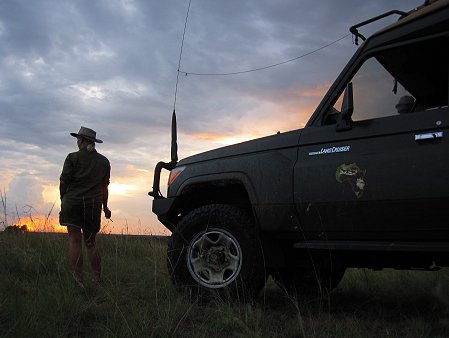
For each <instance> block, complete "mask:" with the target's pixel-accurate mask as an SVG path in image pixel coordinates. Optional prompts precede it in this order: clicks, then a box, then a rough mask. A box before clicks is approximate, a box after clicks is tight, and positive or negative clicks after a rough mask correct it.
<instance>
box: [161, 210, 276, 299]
mask: <svg viewBox="0 0 449 338" xmlns="http://www.w3.org/2000/svg"><path fill="white" fill-rule="evenodd" d="M167 265H168V271H169V273H170V276H171V279H172V281H173V283H174V284H175V285H176V286H178V287H180V288H181V289H183V290H185V291H187V292H188V293H189V294H190V295H193V296H199V297H201V298H210V297H215V296H218V297H219V298H224V299H241V300H245V299H248V298H252V297H254V296H255V295H257V294H258V293H259V292H260V290H261V289H262V288H263V287H264V285H265V282H266V279H267V276H266V274H265V269H264V265H263V255H262V249H261V243H260V241H259V238H258V235H257V231H256V229H255V226H254V224H253V222H252V219H251V218H250V217H249V216H248V215H247V214H246V213H245V212H244V211H243V210H240V209H238V208H236V207H234V206H231V205H224V204H212V205H206V206H203V207H200V208H198V209H195V210H193V211H192V212H190V213H189V214H188V215H186V216H185V217H184V218H183V219H182V220H181V221H180V222H179V224H178V226H177V227H176V228H175V229H174V231H173V234H172V236H171V238H170V241H169V244H168V250H167Z"/></svg>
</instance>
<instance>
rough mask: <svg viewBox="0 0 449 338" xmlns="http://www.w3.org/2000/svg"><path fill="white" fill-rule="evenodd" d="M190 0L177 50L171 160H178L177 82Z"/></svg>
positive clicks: (190, 0) (173, 161) (174, 161)
mask: <svg viewBox="0 0 449 338" xmlns="http://www.w3.org/2000/svg"><path fill="white" fill-rule="evenodd" d="M191 3H192V0H189V6H188V7H187V13H186V20H185V22H184V31H183V33H182V40H181V48H180V50H179V60H178V71H177V74H176V86H175V98H174V102H173V114H172V117H171V162H172V163H176V162H178V132H177V124H176V100H177V97H178V84H179V74H180V69H181V60H182V50H183V48H184V39H185V36H186V29H187V22H188V20H189V13H190V5H191Z"/></svg>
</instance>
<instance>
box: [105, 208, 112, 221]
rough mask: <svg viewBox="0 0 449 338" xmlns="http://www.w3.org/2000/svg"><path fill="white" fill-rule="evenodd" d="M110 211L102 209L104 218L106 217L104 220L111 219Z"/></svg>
mask: <svg viewBox="0 0 449 338" xmlns="http://www.w3.org/2000/svg"><path fill="white" fill-rule="evenodd" d="M111 215H112V213H111V210H109V208H108V207H106V208H104V217H106V219H110V218H111Z"/></svg>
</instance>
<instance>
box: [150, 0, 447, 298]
mask: <svg viewBox="0 0 449 338" xmlns="http://www.w3.org/2000/svg"><path fill="white" fill-rule="evenodd" d="M392 14H394V15H399V16H400V18H399V20H398V21H397V22H395V23H394V24H392V25H390V26H388V27H385V28H383V29H382V30H380V31H378V32H376V33H375V34H373V35H372V36H370V37H369V38H367V39H365V37H364V36H363V35H362V34H361V33H360V32H359V28H360V27H362V26H364V25H365V24H368V23H371V22H373V21H376V20H377V19H379V18H383V17H385V16H388V15H392ZM350 30H351V32H352V33H353V34H354V36H355V40H356V41H357V40H359V41H360V42H361V45H360V47H359V48H358V50H357V51H356V53H355V54H354V56H353V57H352V59H351V60H350V61H349V63H348V64H347V66H346V67H345V68H344V69H343V71H342V73H341V74H340V76H339V77H338V78H337V79H336V81H335V82H334V84H333V85H332V86H331V88H330V89H329V91H328V93H327V94H326V95H325V96H324V98H323V99H322V101H321V103H320V104H319V106H318V107H317V109H316V110H315V112H314V113H313V115H312V116H311V118H310V120H309V121H308V123H307V125H306V126H305V127H304V128H303V129H299V130H293V131H290V132H286V133H278V134H276V135H272V136H268V137H264V138H261V139H257V140H252V141H248V142H244V143H240V144H236V145H233V146H228V147H224V148H220V149H216V150H212V151H209V152H205V153H201V154H198V155H195V156H191V157H188V158H185V159H183V160H181V161H179V162H177V160H176V156H175V158H174V160H172V162H170V163H164V162H160V163H159V164H158V166H157V167H156V170H155V180H154V183H153V191H152V192H150V195H152V196H153V197H154V201H153V212H154V213H155V214H156V215H157V216H158V219H159V220H160V221H161V222H162V223H163V224H164V225H165V226H166V227H167V228H168V229H170V230H171V231H172V236H171V239H170V242H169V245H168V269H169V272H170V274H171V277H172V280H173V282H174V283H175V284H176V285H178V286H180V287H183V288H186V289H189V290H190V291H192V292H198V293H199V294H201V295H203V294H210V293H212V294H218V295H224V296H230V297H242V296H244V295H254V294H257V293H258V292H259V291H260V290H261V289H262V288H263V286H264V285H265V282H266V280H267V278H268V277H269V276H270V275H271V276H272V277H273V279H274V280H275V281H276V282H277V283H278V284H279V285H280V286H282V287H283V288H285V289H287V290H288V291H295V292H307V291H310V290H314V289H315V290H317V289H318V290H331V289H332V288H333V287H335V286H336V285H337V284H338V282H339V281H340V280H341V278H342V277H343V274H344V271H345V269H346V268H348V267H360V268H371V269H382V268H387V267H389V268H398V269H429V270H431V269H438V268H439V267H442V266H449V130H448V129H449V108H448V97H449V89H448V79H449V67H448V65H449V1H448V0H439V1H426V3H425V4H424V5H423V6H421V7H419V8H417V9H414V10H412V11H410V12H400V11H392V12H389V13H385V14H383V15H380V16H378V17H375V18H372V19H371V20H367V21H365V22H363V23H360V24H358V25H355V26H353V27H351V29H350ZM162 168H165V169H168V170H170V171H171V172H170V178H169V186H168V192H167V197H163V196H162V195H161V193H160V192H159V178H160V175H159V174H160V171H161V169H162Z"/></svg>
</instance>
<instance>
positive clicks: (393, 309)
mask: <svg viewBox="0 0 449 338" xmlns="http://www.w3.org/2000/svg"><path fill="white" fill-rule="evenodd" d="M98 245H99V248H100V250H101V252H102V255H103V268H104V283H103V284H101V285H96V284H95V283H93V282H91V281H90V280H89V279H87V281H86V288H85V289H84V290H81V289H79V288H77V287H76V286H75V285H74V282H73V280H72V276H71V271H70V268H69V263H68V259H67V238H66V235H64V234H45V233H26V234H20V235H15V234H4V233H0V336H1V337H449V270H448V269H443V270H441V271H439V272H420V271H394V270H385V271H382V272H373V271H370V270H359V269H350V270H348V271H347V273H346V275H345V277H344V278H343V281H342V283H341V284H340V285H339V287H338V288H337V289H336V290H335V291H334V292H332V293H331V294H330V295H322V296H320V297H314V298H299V299H297V298H295V297H291V296H289V295H286V294H285V293H283V292H282V291H281V290H280V289H278V288H277V287H276V286H275V285H274V283H273V282H272V281H271V280H269V282H268V284H267V287H266V288H265V289H264V290H263V292H262V293H261V294H260V295H259V297H258V298H257V299H256V300H254V301H253V302H251V303H229V302H220V301H215V302H210V303H207V304H198V303H194V302H193V303H192V302H191V301H190V300H189V299H188V298H187V297H185V296H183V295H182V294H180V293H178V292H177V291H176V290H175V288H174V287H173V286H172V284H171V283H170V280H169V276H168V274H167V272H166V267H165V246H166V241H165V240H164V239H158V238H152V237H133V236H119V235H99V237H98ZM85 261H86V266H85V272H86V277H88V276H89V272H90V270H89V266H88V262H87V260H85Z"/></svg>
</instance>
